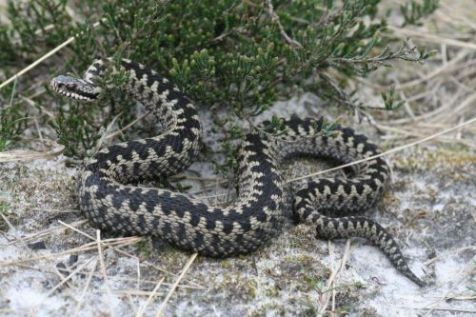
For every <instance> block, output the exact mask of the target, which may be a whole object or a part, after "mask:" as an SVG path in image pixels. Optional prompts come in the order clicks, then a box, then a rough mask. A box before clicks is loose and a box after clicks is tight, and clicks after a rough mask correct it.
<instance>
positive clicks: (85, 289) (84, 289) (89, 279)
mask: <svg viewBox="0 0 476 317" xmlns="http://www.w3.org/2000/svg"><path fill="white" fill-rule="evenodd" d="M97 265H98V259H97V258H96V261H95V262H94V265H93V267H92V268H91V271H90V272H89V274H88V279H87V280H86V285H84V288H83V292H82V293H81V295H80V296H79V299H78V304H77V305H76V309H75V312H74V314H73V316H79V310H80V309H81V303H82V302H83V299H84V296H85V295H86V292H87V290H88V288H89V284H90V283H91V280H92V278H93V276H94V271H95V270H96V266H97Z"/></svg>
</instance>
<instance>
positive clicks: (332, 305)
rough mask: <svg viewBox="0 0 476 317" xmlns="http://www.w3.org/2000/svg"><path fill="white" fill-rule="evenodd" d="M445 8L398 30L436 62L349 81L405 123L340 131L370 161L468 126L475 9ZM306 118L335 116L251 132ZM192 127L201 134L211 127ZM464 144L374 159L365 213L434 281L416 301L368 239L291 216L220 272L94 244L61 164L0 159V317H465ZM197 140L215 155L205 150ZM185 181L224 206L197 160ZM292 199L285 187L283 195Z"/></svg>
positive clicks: (468, 192)
mask: <svg viewBox="0 0 476 317" xmlns="http://www.w3.org/2000/svg"><path fill="white" fill-rule="evenodd" d="M442 2H443V4H442V5H443V8H442V9H440V11H438V12H437V13H436V14H435V16H434V18H432V19H431V20H430V21H428V23H427V24H426V25H425V26H424V27H421V28H413V29H409V30H408V31H404V30H399V31H396V33H397V34H398V35H399V36H401V37H403V38H406V37H408V36H410V37H412V38H413V39H414V42H415V43H417V44H418V45H428V46H429V47H431V48H432V49H436V50H437V52H436V55H435V56H434V58H432V59H431V60H430V61H429V62H428V63H426V64H425V65H409V64H403V63H399V64H397V67H396V68H392V69H384V70H382V71H379V72H377V73H376V74H374V75H373V76H372V77H371V78H368V79H365V80H362V81H360V82H356V83H355V87H356V88H359V91H360V97H361V98H363V100H367V101H368V104H369V106H371V107H381V106H382V105H381V100H380V99H379V98H377V97H376V96H378V94H379V92H381V91H382V90H385V89H386V87H387V86H386V84H383V83H388V82H389V81H390V82H392V85H393V87H397V92H398V93H399V94H400V95H401V97H402V98H403V99H405V100H407V105H408V106H407V108H406V109H405V114H404V115H403V116H400V117H395V118H393V117H389V116H388V115H381V114H378V112H376V113H377V115H375V117H374V119H375V123H374V124H373V125H369V124H367V123H364V124H362V125H358V124H357V123H355V122H352V121H351V120H348V124H349V125H352V126H354V127H356V128H357V129H359V130H360V131H363V132H365V133H366V134H368V135H369V136H370V137H371V139H372V140H374V141H375V142H377V143H379V144H381V145H382V148H383V150H389V149H392V148H395V147H397V146H402V145H405V144H410V142H413V141H415V140H419V139H423V138H424V137H426V136H428V135H432V134H435V133H438V132H439V131H442V130H445V129H449V128H451V127H454V126H456V125H458V124H460V125H461V124H462V123H464V122H466V121H468V120H470V119H471V118H474V117H475V116H476V93H475V91H476V90H475V89H474V88H475V87H476V84H475V79H474V77H475V74H476V67H475V66H474V65H475V64H474V63H473V62H474V57H475V51H476V42H475V41H474V34H475V32H476V26H475V25H474V24H472V23H471V21H474V14H475V12H471V10H466V9H465V8H467V6H465V5H464V3H466V5H471V3H473V2H472V1H461V6H456V5H455V6H454V7H453V6H452V7H451V10H449V9H448V6H449V5H450V3H451V2H449V1H442ZM463 2H464V3H463ZM474 5H476V4H474ZM456 30H457V32H456ZM316 109H317V110H319V111H320V112H321V113H322V114H324V115H325V116H327V117H329V118H336V117H338V116H339V114H340V113H339V110H335V109H329V108H327V107H325V106H323V105H321V103H320V101H319V100H318V98H316V97H314V96H311V95H305V96H302V97H296V98H294V99H292V100H290V101H288V102H282V103H278V104H276V106H275V107H274V108H273V109H272V110H271V111H269V112H267V113H264V114H263V115H262V116H261V117H259V118H257V119H256V120H257V121H260V120H262V119H263V118H267V117H269V116H270V115H271V114H272V113H276V114H279V115H282V116H285V117H287V116H289V114H290V113H291V112H298V113H299V114H300V115H302V116H307V115H309V116H314V115H315V112H316ZM201 119H202V121H203V122H205V125H206V122H207V121H208V120H209V116H208V115H207V114H206V113H202V114H201ZM377 128H378V129H379V130H380V131H381V132H380V133H377V132H376V131H377ZM475 136H476V125H475V124H473V125H467V126H464V127H462V128H460V129H457V130H455V131H452V132H451V133H448V134H445V135H442V136H438V137H434V138H432V139H431V140H430V141H429V142H426V143H422V144H420V145H415V146H408V147H407V148H405V149H403V150H402V151H399V152H396V153H394V154H392V155H387V156H386V159H387V160H388V162H389V163H390V164H391V166H392V170H393V175H392V183H391V184H390V186H389V189H388V190H387V192H386V194H385V196H384V199H383V200H382V202H381V203H380V204H379V205H378V206H377V207H376V208H374V209H372V210H369V211H368V213H367V215H368V216H370V217H372V218H375V219H377V220H378V221H379V222H380V223H381V224H382V225H384V226H385V227H386V228H388V230H389V231H390V232H392V233H393V234H394V235H395V237H396V238H397V239H398V241H399V242H400V245H401V247H402V251H403V253H404V254H405V255H406V256H407V257H408V259H409V263H410V266H411V267H412V269H413V270H414V271H415V272H416V273H417V274H418V275H419V276H422V277H424V278H425V279H426V280H427V281H430V282H431V285H430V286H428V287H425V288H418V287H417V286H415V285H414V284H412V283H411V282H410V281H408V280H407V279H406V278H404V277H403V276H401V275H400V274H399V273H398V272H396V271H395V269H394V268H393V267H392V266H391V265H390V263H389V262H388V260H387V259H386V258H385V257H384V256H383V255H382V254H381V253H380V252H379V251H378V250H377V249H376V248H374V247H372V246H371V245H369V244H368V243H367V242H366V241H362V240H359V239H352V240H349V241H332V242H328V241H321V240H316V239H315V238H314V228H312V227H309V226H305V225H301V226H295V225H294V224H293V223H292V221H291V218H290V209H289V207H288V208H286V210H285V211H284V212H285V213H286V214H287V215H288V216H289V219H288V221H287V224H286V225H285V227H284V230H283V233H282V234H281V235H280V236H279V237H277V238H276V239H274V240H273V241H272V242H271V243H269V244H268V245H266V246H265V247H263V248H262V249H260V250H259V251H258V252H256V253H254V254H251V255H249V256H242V257H238V258H231V259H225V260H214V259H208V258H204V257H200V256H198V257H195V256H194V255H192V254H188V253H184V252H181V251H179V250H176V249H174V248H172V247H170V246H168V245H166V244H165V243H163V242H161V241H155V240H151V239H148V238H136V237H130V238H121V237H114V236H108V235H107V234H105V233H101V234H99V233H98V232H97V231H95V230H94V229H93V228H91V227H90V226H89V225H88V223H87V222H86V221H85V220H84V218H83V217H82V216H81V214H80V212H79V209H78V206H77V202H76V199H75V197H74V190H73V189H74V184H75V182H74V177H75V175H76V168H74V167H67V165H68V164H67V163H68V160H67V159H66V158H65V157H64V156H62V155H61V154H59V155H56V154H53V155H49V156H48V155H46V154H45V153H44V152H40V153H34V155H35V156H34V158H35V159H31V158H32V155H33V154H32V153H31V152H27V153H25V152H8V153H0V162H3V163H2V165H1V168H0V202H1V204H0V207H1V209H0V315H2V316H3V315H4V316H156V315H158V313H159V312H162V316H227V317H232V316H318V315H321V316H347V315H350V316H390V317H393V316H476V286H475V285H476V231H475V230H474V228H475V225H476V182H475V179H476V142H474V140H475ZM204 137H205V142H207V143H208V144H209V145H211V146H214V142H215V138H216V137H214V136H213V135H212V134H211V133H206V134H205V136H204ZM51 142H54V140H51ZM51 142H50V143H48V144H51ZM51 149H52V151H53V152H54V149H55V147H54V146H51ZM20 150H21V149H20ZM326 167H327V166H326V165H322V164H318V163H316V161H314V160H300V161H298V162H294V163H290V164H288V165H287V166H286V169H285V173H286V179H290V178H292V177H294V176H296V175H297V176H300V175H306V174H309V173H311V172H315V171H319V170H323V169H324V168H326ZM197 175H199V176H200V177H198V180H197ZM184 182H185V183H187V184H191V185H193V187H192V189H191V190H190V192H191V193H196V194H197V195H198V196H200V197H203V199H207V200H208V201H210V202H212V203H214V204H222V203H224V202H226V201H229V200H230V199H232V198H233V195H234V193H233V191H232V190H231V189H232V188H233V186H228V188H227V187H224V186H223V183H224V182H223V179H222V178H221V176H220V175H215V174H213V172H212V167H211V165H210V164H209V163H207V162H198V163H195V164H194V165H193V166H192V168H191V172H188V173H187V174H186V179H185V181H184ZM225 183H226V182H225ZM298 186H299V184H298V183H292V184H290V186H289V192H292V191H293V190H294V189H295V188H296V187H298Z"/></svg>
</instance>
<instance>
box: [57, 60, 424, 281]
mask: <svg viewBox="0 0 476 317" xmlns="http://www.w3.org/2000/svg"><path fill="white" fill-rule="evenodd" d="M108 74H109V75H110V74H113V75H114V74H120V75H122V76H124V78H125V81H124V83H123V85H122V86H121V87H120V89H121V90H123V91H124V93H125V94H127V95H129V97H130V98H132V99H134V100H135V101H136V102H138V103H141V104H142V105H144V107H145V108H146V109H147V110H148V111H150V113H152V114H153V115H154V116H155V119H156V120H157V121H158V122H159V123H161V124H162V128H161V131H160V132H158V133H159V134H157V135H155V136H152V137H148V138H143V139H138V140H133V141H127V142H123V143H117V144H113V145H111V146H109V147H104V148H102V149H100V150H99V151H98V152H97V153H96V154H95V155H94V156H92V158H90V159H89V161H87V162H85V163H84V164H83V166H82V167H81V169H80V171H79V175H78V180H77V187H76V192H77V196H78V197H79V207H80V210H81V211H82V213H83V214H84V215H85V216H86V218H87V219H88V220H89V221H90V223H91V224H92V225H93V226H94V227H96V228H99V229H103V230H108V231H112V232H114V233H116V234H123V235H141V236H152V237H157V238H159V239H162V240H166V241H167V242H169V243H170V244H172V245H174V246H176V247H178V248H179V249H182V250H186V251H191V252H197V253H198V254H201V255H204V256H209V257H216V258H223V257H229V256H235V255H240V254H249V253H251V252H253V251H255V250H257V249H258V248H259V247H260V246H262V245H263V244H265V243H266V242H268V241H269V240H271V239H272V238H273V237H276V236H277V235H278V234H279V233H280V232H281V230H282V227H283V223H284V222H285V218H286V217H285V215H284V212H283V208H284V205H285V204H284V202H285V199H284V198H283V197H284V183H285V182H284V180H283V176H282V173H281V166H282V164H283V162H284V161H285V160H290V159H293V158H296V157H300V156H312V157H316V158H322V157H324V158H328V159H332V160H335V161H337V162H341V163H349V162H353V161H355V160H363V161H364V162H363V163H360V164H357V165H355V166H354V168H353V173H352V175H350V176H336V177H327V178H316V179H312V180H310V181H308V182H307V184H306V185H305V186H303V187H302V188H301V189H299V190H297V191H296V193H295V194H294V195H293V215H294V220H295V222H296V223H298V224H299V223H308V224H311V225H313V226H315V227H316V238H317V239H343V238H350V237H359V238H365V239H367V240H368V241H370V242H371V243H372V244H374V245H375V246H377V247H378V248H379V249H380V250H381V251H382V252H383V253H384V254H385V255H386V257H387V258H388V259H389V260H390V262H391V263H392V264H393V266H394V267H395V268H396V269H397V270H398V271H399V272H401V273H402V274H403V275H404V276H406V277H407V278H409V279H410V280H411V281H413V282H414V283H416V284H417V285H419V286H424V285H425V282H423V280H421V279H420V278H419V277H417V276H416V275H415V274H414V273H413V272H412V271H411V270H410V268H409V266H408V264H407V261H406V259H405V258H404V256H403V254H402V252H401V250H400V248H399V246H398V244H397V242H396V240H395V239H394V238H393V237H392V235H391V234H390V233H389V232H388V231H387V230H386V229H384V228H383V227H382V226H381V225H380V224H379V223H377V222H376V221H374V220H372V219H370V218H367V217H363V216H359V215H358V214H357V213H359V212H361V211H365V210H367V209H369V208H371V207H372V206H374V205H375V204H376V202H377V201H378V200H379V199H381V197H382V195H383V192H384V188H385V187H386V184H387V183H388V180H389V174H390V171H389V166H388V165H387V163H386V162H385V160H384V159H382V158H381V157H379V156H378V155H377V154H378V153H379V151H378V148H377V146H376V145H375V144H373V143H371V142H369V141H368V138H367V137H366V136H364V135H361V134H357V133H355V132H354V130H353V129H351V128H347V127H341V126H339V125H334V126H333V127H332V128H329V124H326V123H327V121H326V120H324V119H323V118H322V117H320V118H299V117H298V116H295V115H293V116H292V117H291V118H289V119H283V121H282V124H283V127H284V133H281V134H272V133H263V130H262V129H251V130H252V131H251V132H249V133H248V134H246V135H245V136H244V137H243V138H242V141H241V144H240V145H239V148H238V150H237V156H236V160H237V162H238V167H237V170H236V180H237V186H236V187H237V195H236V199H234V200H233V201H232V202H231V203H230V204H228V205H226V206H218V207H217V206H212V205H211V204H208V203H206V202H204V201H203V200H200V199H199V198H194V197H193V196H191V195H187V194H185V193H180V192H177V191H173V190H169V189H166V188H158V187H147V186H138V184H139V183H140V182H145V181H151V180H158V179H159V180H161V179H167V178H168V177H170V176H172V175H176V174H179V173H180V172H182V171H184V170H186V169H187V168H188V167H189V166H190V165H191V164H192V162H193V161H194V160H196V158H197V156H198V155H199V153H200V147H201V143H200V139H201V133H202V126H201V123H200V119H199V114H198V110H197V108H196V106H195V105H194V103H193V102H192V101H191V99H190V98H189V97H188V96H187V95H186V94H185V93H184V92H182V91H181V90H180V89H179V88H178V87H177V86H176V85H175V84H173V83H172V82H171V81H169V80H168V79H167V78H165V77H163V76H161V75H159V74H158V73H157V72H156V71H154V70H152V69H150V68H149V67H147V66H144V65H143V64H140V63H136V62H133V61H131V60H129V59H119V60H117V59H113V58H96V59H94V61H93V62H92V64H91V65H90V66H89V67H88V68H87V70H86V72H85V74H84V76H83V77H75V76H70V75H59V76H57V77H55V78H53V79H52V80H51V87H52V90H53V91H54V92H56V93H57V94H59V95H61V96H65V97H68V98H70V99H72V100H77V101H84V102H100V101H101V96H102V95H104V92H105V91H106V90H108V89H109V88H110V87H107V86H105V85H104V84H101V82H103V81H104V78H105V77H106V76H107V75H108ZM264 125H266V123H264ZM343 213H345V214H343ZM356 214H357V215H356Z"/></svg>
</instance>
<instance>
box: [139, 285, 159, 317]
mask: <svg viewBox="0 0 476 317" xmlns="http://www.w3.org/2000/svg"><path fill="white" fill-rule="evenodd" d="M164 280H165V277H162V278H161V279H160V280H159V281H158V282H157V285H155V287H154V289H153V290H152V293H150V295H149V297H148V298H147V301H146V302H145V303H144V305H143V306H142V307H141V308H140V309H139V312H138V313H137V315H136V317H142V316H144V312H145V309H146V308H147V306H149V305H150V303H151V302H152V300H153V299H154V297H155V296H157V291H158V290H159V287H160V286H161V285H162V282H163V281H164Z"/></svg>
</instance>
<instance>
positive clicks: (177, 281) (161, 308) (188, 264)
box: [155, 253, 198, 317]
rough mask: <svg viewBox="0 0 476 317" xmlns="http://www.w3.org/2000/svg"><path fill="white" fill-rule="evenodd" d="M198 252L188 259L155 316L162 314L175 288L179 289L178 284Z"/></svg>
mask: <svg viewBox="0 0 476 317" xmlns="http://www.w3.org/2000/svg"><path fill="white" fill-rule="evenodd" d="M197 255H198V253H194V254H192V256H191V257H190V259H188V261H187V263H186V264H185V266H184V267H183V269H182V272H181V273H180V275H179V277H178V278H177V280H176V281H175V283H174V284H173V285H172V287H171V288H170V290H169V292H168V293H167V296H166V297H165V299H164V301H163V302H162V304H161V305H160V307H159V310H158V311H157V314H156V315H155V317H160V316H162V313H163V311H164V309H165V306H167V302H168V301H169V299H170V297H172V295H173V294H174V292H175V290H176V289H177V286H178V285H179V283H180V281H181V280H182V279H183V277H184V276H185V274H186V273H187V271H188V269H189V268H190V266H191V265H192V263H193V261H194V260H195V258H196V257H197Z"/></svg>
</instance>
